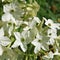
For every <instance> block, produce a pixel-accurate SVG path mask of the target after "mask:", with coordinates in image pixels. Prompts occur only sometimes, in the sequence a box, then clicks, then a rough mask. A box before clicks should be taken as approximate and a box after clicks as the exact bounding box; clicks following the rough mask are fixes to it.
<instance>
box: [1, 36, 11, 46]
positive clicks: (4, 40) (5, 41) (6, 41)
mask: <svg viewBox="0 0 60 60" xmlns="http://www.w3.org/2000/svg"><path fill="white" fill-rule="evenodd" d="M10 43H11V41H10V39H9V38H8V37H6V36H2V37H1V38H0V44H1V45H2V46H7V45H8V44H10Z"/></svg>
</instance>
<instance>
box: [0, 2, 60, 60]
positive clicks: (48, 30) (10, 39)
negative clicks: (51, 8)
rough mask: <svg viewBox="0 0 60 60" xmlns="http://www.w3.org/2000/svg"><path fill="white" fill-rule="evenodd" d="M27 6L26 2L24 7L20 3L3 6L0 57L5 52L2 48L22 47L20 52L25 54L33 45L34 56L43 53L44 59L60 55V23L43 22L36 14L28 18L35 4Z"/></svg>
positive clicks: (44, 19) (45, 20)
mask: <svg viewBox="0 0 60 60" xmlns="http://www.w3.org/2000/svg"><path fill="white" fill-rule="evenodd" d="M35 3H36V2H35ZM25 4H26V2H25V3H24V5H23V4H22V5H23V7H22V6H19V5H18V3H17V4H14V3H10V4H5V5H4V6H3V12H4V14H3V15H2V20H1V21H0V22H1V26H0V27H1V28H0V55H2V54H3V51H4V50H3V48H2V46H5V47H7V48H10V49H12V48H13V49H14V48H16V47H17V48H18V47H20V50H22V51H23V52H24V53H25V52H26V51H27V50H28V44H30V45H33V47H34V52H33V54H37V55H38V54H42V52H41V51H43V53H44V54H43V56H41V57H42V58H43V59H45V58H48V59H50V58H53V56H54V55H60V53H59V51H60V50H59V40H60V38H59V35H57V30H59V29H60V23H55V22H53V20H51V19H48V20H47V19H46V18H45V17H43V19H42V21H41V20H40V19H39V18H38V17H37V16H35V14H34V15H32V16H30V15H29V16H28V14H30V12H32V10H33V8H32V6H34V4H33V5H28V4H27V6H25ZM18 6H19V7H20V9H19V7H18ZM24 9H25V10H24ZM26 10H27V11H26ZM11 12H12V13H11ZM50 46H52V47H50ZM18 49H19V48H18ZM31 50H32V49H31Z"/></svg>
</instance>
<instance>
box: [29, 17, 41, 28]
mask: <svg viewBox="0 0 60 60" xmlns="http://www.w3.org/2000/svg"><path fill="white" fill-rule="evenodd" d="M40 22H41V21H40V19H39V18H38V17H34V18H33V20H32V21H31V22H30V23H29V27H30V28H33V27H34V26H35V25H36V23H38V24H39V23H40Z"/></svg>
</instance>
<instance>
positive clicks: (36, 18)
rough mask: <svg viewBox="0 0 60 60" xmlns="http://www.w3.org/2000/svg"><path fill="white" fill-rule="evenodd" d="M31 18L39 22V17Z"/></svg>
mask: <svg viewBox="0 0 60 60" xmlns="http://www.w3.org/2000/svg"><path fill="white" fill-rule="evenodd" d="M33 20H34V21H36V22H37V23H40V22H41V21H40V19H39V18H38V17H34V19H33Z"/></svg>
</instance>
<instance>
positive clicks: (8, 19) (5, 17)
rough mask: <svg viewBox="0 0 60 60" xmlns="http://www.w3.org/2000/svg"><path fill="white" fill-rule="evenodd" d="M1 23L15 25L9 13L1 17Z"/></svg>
mask: <svg viewBox="0 0 60 60" xmlns="http://www.w3.org/2000/svg"><path fill="white" fill-rule="evenodd" d="M2 21H4V22H12V23H15V24H16V21H15V18H14V17H13V16H12V14H10V13H5V14H3V15H2Z"/></svg>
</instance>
